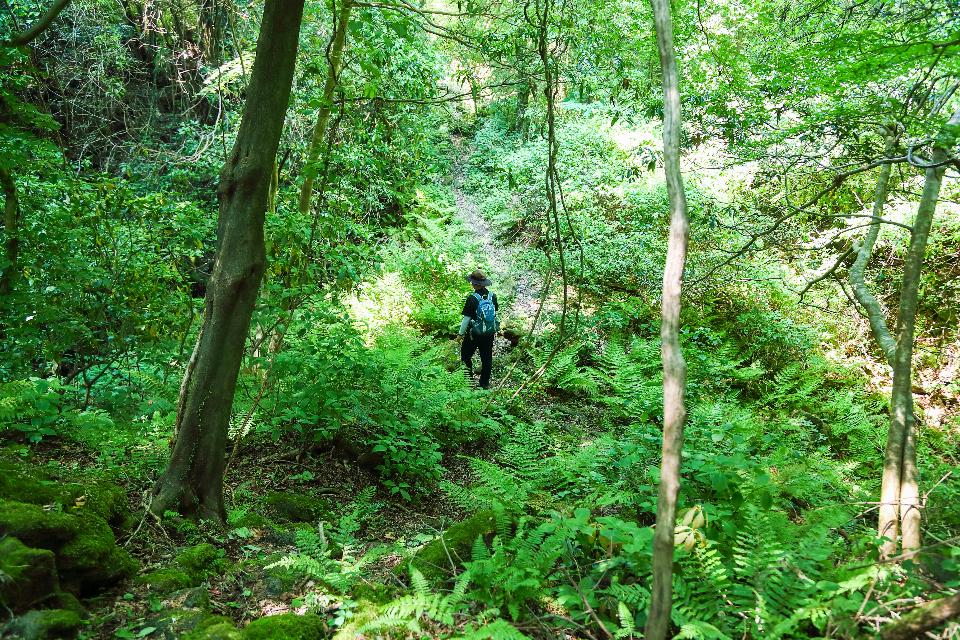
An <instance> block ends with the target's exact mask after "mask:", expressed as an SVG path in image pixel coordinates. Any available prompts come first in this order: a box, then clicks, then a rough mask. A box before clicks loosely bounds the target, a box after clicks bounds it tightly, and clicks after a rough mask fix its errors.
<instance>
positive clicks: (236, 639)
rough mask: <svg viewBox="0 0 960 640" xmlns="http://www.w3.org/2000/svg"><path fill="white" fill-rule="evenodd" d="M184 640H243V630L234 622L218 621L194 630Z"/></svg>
mask: <svg viewBox="0 0 960 640" xmlns="http://www.w3.org/2000/svg"><path fill="white" fill-rule="evenodd" d="M184 640H243V632H242V631H240V630H239V629H237V628H236V627H235V626H233V623H232V622H229V621H227V622H218V623H217V624H214V625H210V626H208V627H206V628H204V629H201V630H198V631H194V632H193V633H191V634H190V635H188V636H187V637H186V638H184Z"/></svg>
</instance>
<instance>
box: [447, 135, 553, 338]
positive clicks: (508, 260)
mask: <svg viewBox="0 0 960 640" xmlns="http://www.w3.org/2000/svg"><path fill="white" fill-rule="evenodd" d="M452 142H453V146H454V149H455V150H456V152H455V155H454V158H453V166H452V169H451V178H452V179H451V185H452V188H453V194H454V197H455V199H456V204H457V210H456V216H457V217H458V218H459V219H460V221H461V222H463V224H464V226H465V227H466V228H467V230H468V231H469V232H470V233H471V235H472V236H473V237H474V239H476V241H477V242H478V243H479V245H480V246H481V249H482V251H483V254H484V255H485V256H486V258H487V262H488V263H489V265H490V272H489V273H488V274H487V275H488V276H489V277H490V279H491V280H493V286H492V287H491V288H492V289H493V290H494V291H496V292H499V293H500V297H501V298H504V299H505V300H506V301H507V302H508V304H509V307H507V308H506V309H505V310H504V311H505V312H504V313H503V316H504V322H503V324H504V325H506V320H509V319H515V320H518V321H519V323H518V324H521V323H522V326H523V327H524V328H525V329H527V330H529V328H530V322H531V321H532V319H533V318H534V316H536V314H537V307H539V305H540V295H541V286H542V285H541V283H540V282H539V276H538V275H537V274H535V273H533V272H531V271H529V270H526V269H523V268H521V267H520V266H519V265H518V264H517V255H518V253H519V251H518V249H517V248H516V247H515V246H514V245H512V244H508V243H504V242H501V241H499V240H498V239H497V237H496V233H495V231H494V230H493V228H492V227H491V226H490V223H489V222H488V221H487V219H486V218H484V217H483V214H482V213H481V212H480V207H479V206H478V205H477V203H476V202H475V201H474V200H473V198H471V197H470V196H469V195H468V194H467V193H466V192H465V191H464V181H465V178H466V165H467V161H468V160H469V159H470V155H471V153H472V149H471V148H470V146H469V143H468V142H466V141H465V140H464V139H463V138H462V137H461V136H453V137H452Z"/></svg>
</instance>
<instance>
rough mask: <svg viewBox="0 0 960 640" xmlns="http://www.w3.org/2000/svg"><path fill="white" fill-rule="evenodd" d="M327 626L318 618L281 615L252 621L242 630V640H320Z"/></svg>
mask: <svg viewBox="0 0 960 640" xmlns="http://www.w3.org/2000/svg"><path fill="white" fill-rule="evenodd" d="M326 636H327V625H326V624H324V622H323V619H322V618H320V617H319V616H315V615H312V614H306V615H302V616H299V615H297V614H295V613H283V614H280V615H277V616H267V617H265V618H260V619H259V620H254V621H253V622H251V623H250V624H249V625H247V628H246V629H244V630H243V639H244V640H320V639H321V638H326Z"/></svg>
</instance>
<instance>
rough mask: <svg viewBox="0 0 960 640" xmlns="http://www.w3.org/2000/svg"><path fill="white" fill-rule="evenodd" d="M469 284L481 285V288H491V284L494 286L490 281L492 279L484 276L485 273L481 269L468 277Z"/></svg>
mask: <svg viewBox="0 0 960 640" xmlns="http://www.w3.org/2000/svg"><path fill="white" fill-rule="evenodd" d="M467 282H469V283H470V284H476V285H480V286H481V287H489V286H490V285H491V284H493V283H492V282H491V281H490V278H488V277H487V276H486V275H484V273H483V271H480V270H479V269H478V270H477V271H474V272H473V273H471V274H470V275H468V276H467Z"/></svg>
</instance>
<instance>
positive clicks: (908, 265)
mask: <svg viewBox="0 0 960 640" xmlns="http://www.w3.org/2000/svg"><path fill="white" fill-rule="evenodd" d="M958 134H960V111H958V112H956V113H955V114H954V115H953V117H951V118H950V121H949V122H948V123H947V126H946V127H944V130H943V132H941V134H940V135H939V136H938V138H937V140H936V142H935V143H934V146H933V153H932V155H931V160H930V164H931V165H933V166H929V167H927V168H926V169H925V171H924V173H925V176H924V183H923V193H922V194H921V196H920V204H919V205H918V206H917V215H916V219H915V220H914V223H913V232H912V234H911V237H910V249H909V251H908V253H907V257H906V260H905V261H904V267H903V284H902V285H901V288H900V306H899V310H898V312H897V326H898V328H899V331H898V334H897V348H896V351H895V352H894V357H893V363H892V366H893V391H892V392H891V396H890V428H889V430H888V431H887V446H886V451H885V453H884V459H883V477H882V481H881V487H880V515H879V522H878V525H877V533H878V535H879V536H880V537H883V538H887V541H886V542H885V543H883V545H882V546H881V548H880V552H881V555H882V556H884V557H889V556H891V555H894V554H895V553H896V549H897V511H898V509H899V517H900V524H901V525H902V531H901V536H902V548H903V550H904V551H911V550H913V549H917V548H919V547H920V520H921V513H920V510H921V508H922V505H921V504H920V492H919V486H918V478H917V463H916V444H915V438H916V436H915V434H914V426H915V418H914V414H913V337H914V328H915V325H916V317H917V296H918V292H919V289H920V273H921V271H922V269H923V255H924V252H925V251H926V248H927V239H928V237H929V235H930V226H931V224H932V222H933V214H934V212H935V211H936V208H937V200H938V199H939V197H940V185H941V183H942V182H943V174H944V172H945V171H946V167H945V166H943V163H945V162H946V161H947V160H948V159H949V158H950V150H952V149H953V147H954V145H955V144H956V142H957V138H958ZM937 165H941V166H937Z"/></svg>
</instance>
